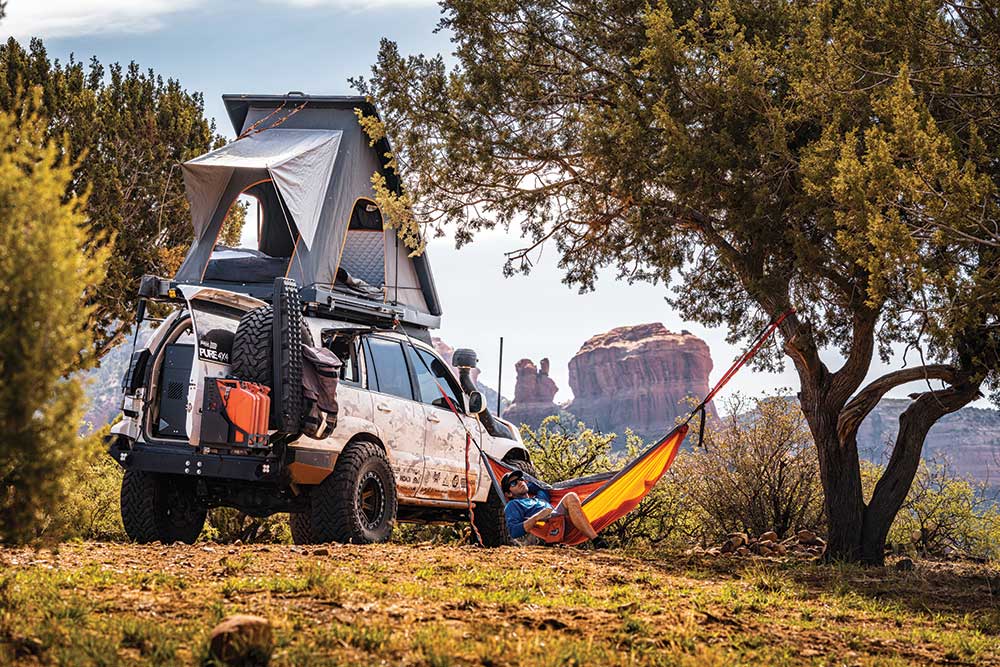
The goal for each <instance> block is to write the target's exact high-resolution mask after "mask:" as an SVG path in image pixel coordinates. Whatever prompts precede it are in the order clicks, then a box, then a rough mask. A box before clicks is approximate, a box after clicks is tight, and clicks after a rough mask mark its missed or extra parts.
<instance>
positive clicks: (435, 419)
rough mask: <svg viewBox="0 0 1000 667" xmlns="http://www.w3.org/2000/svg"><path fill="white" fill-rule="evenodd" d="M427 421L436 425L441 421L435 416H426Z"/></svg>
mask: <svg viewBox="0 0 1000 667" xmlns="http://www.w3.org/2000/svg"><path fill="white" fill-rule="evenodd" d="M427 421H429V422H434V423H435V424H437V423H439V422H440V421H441V419H440V418H439V417H438V416H437V415H427Z"/></svg>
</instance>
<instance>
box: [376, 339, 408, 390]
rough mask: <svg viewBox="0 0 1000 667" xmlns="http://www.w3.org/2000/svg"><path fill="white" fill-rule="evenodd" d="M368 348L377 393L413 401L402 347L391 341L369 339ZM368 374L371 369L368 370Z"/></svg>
mask: <svg viewBox="0 0 1000 667" xmlns="http://www.w3.org/2000/svg"><path fill="white" fill-rule="evenodd" d="M368 348H369V350H370V351H371V355H372V365H373V366H374V370H375V377H376V379H377V382H378V391H380V392H382V393H383V394H392V395H393V396H399V397H400V398H408V399H410V400H413V386H412V385H411V384H410V371H409V369H408V368H407V367H406V359H405V357H404V356H403V348H402V346H401V345H400V344H399V343H397V342H396V341H393V340H386V339H384V338H375V337H372V338H369V339H368ZM368 370H369V374H370V373H371V370H372V369H370V368H369V369H368Z"/></svg>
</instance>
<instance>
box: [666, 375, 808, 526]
mask: <svg viewBox="0 0 1000 667" xmlns="http://www.w3.org/2000/svg"><path fill="white" fill-rule="evenodd" d="M725 412H726V415H727V416H726V417H724V418H722V419H720V420H718V421H715V422H712V421H709V422H708V423H707V424H706V428H705V447H704V448H703V449H698V450H696V451H693V452H691V453H690V454H689V455H688V456H686V457H684V459H683V460H681V461H678V462H677V464H676V465H675V468H676V472H677V475H678V477H679V478H680V479H682V480H683V483H684V485H685V487H686V488H687V489H688V491H689V494H690V498H691V501H692V502H693V503H694V504H695V505H696V506H697V507H698V508H699V509H700V510H701V511H702V513H703V514H704V521H705V522H706V523H705V525H704V526H703V530H702V533H703V534H704V535H705V536H706V537H708V538H709V539H712V540H717V539H719V538H721V537H723V536H725V535H726V534H728V533H733V532H746V533H748V534H752V535H760V534H761V533H763V532H766V531H769V530H773V531H775V532H776V533H778V535H779V536H782V537H783V536H785V535H787V534H788V533H789V532H791V531H794V530H796V529H798V528H815V527H817V526H820V525H822V524H823V491H822V486H821V483H820V478H819V460H818V458H817V453H816V446H815V444H814V443H813V439H812V434H811V433H810V431H809V428H808V425H807V424H806V421H805V418H804V416H803V415H802V411H801V410H800V409H799V406H798V403H796V402H795V401H791V400H789V399H787V398H785V397H782V396H762V397H760V398H755V399H747V398H745V397H743V396H740V395H739V394H737V395H735V396H734V397H732V398H731V399H730V400H729V401H727V402H726V404H725ZM696 428H697V425H695V427H694V428H692V432H694V430H695V429H696Z"/></svg>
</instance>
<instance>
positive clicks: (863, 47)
mask: <svg viewBox="0 0 1000 667" xmlns="http://www.w3.org/2000/svg"><path fill="white" fill-rule="evenodd" d="M442 10H443V18H442V20H441V28H442V29H444V30H446V31H450V32H451V33H452V34H453V43H454V54H453V58H454V63H455V64H454V66H453V67H451V68H450V69H449V67H447V66H446V64H445V60H444V58H443V57H441V56H437V57H430V58H428V57H424V56H409V57H404V56H403V55H401V54H400V53H399V51H398V49H397V48H396V46H395V44H393V43H392V42H389V41H383V43H382V46H381V49H380V52H379V55H378V60H377V62H376V64H375V65H374V66H373V68H372V74H371V77H370V78H368V79H363V78H359V79H356V80H354V81H353V83H354V85H355V87H356V88H357V89H358V90H359V91H361V92H362V93H364V94H367V95H370V96H371V97H372V98H373V100H374V101H375V102H376V103H377V104H378V106H379V108H380V109H381V110H382V112H383V114H384V115H383V116H382V121H384V122H377V121H375V120H373V119H369V120H368V122H367V126H368V129H369V131H370V133H371V134H373V135H376V136H377V135H378V134H379V133H380V132H383V131H388V133H389V135H390V139H391V140H392V144H393V146H394V147H395V154H394V155H393V156H392V157H393V159H394V160H395V164H396V166H397V168H398V170H399V171H400V173H401V175H402V176H403V178H404V181H403V183H404V188H405V190H404V191H403V192H402V193H399V192H391V191H389V190H386V189H382V190H381V191H380V192H379V198H380V204H382V205H383V206H384V208H385V209H386V210H392V211H393V212H394V215H393V217H394V222H395V224H396V225H397V226H398V227H400V229H401V234H403V235H404V237H408V238H412V237H414V236H415V235H417V234H418V233H427V230H428V229H431V230H436V231H441V230H443V229H445V228H448V229H449V230H450V231H451V232H452V233H453V234H454V235H455V237H456V238H457V240H458V243H459V244H462V243H465V242H467V241H468V240H470V239H471V238H472V237H473V235H474V234H475V233H476V232H477V231H479V230H482V229H485V228H492V227H495V226H501V227H510V226H512V225H513V226H515V227H517V226H519V227H520V229H521V231H522V233H523V234H524V236H525V237H526V239H527V242H526V244H525V248H523V249H522V250H520V251H517V252H513V253H510V254H509V255H508V260H509V262H508V265H507V270H508V271H510V272H513V271H524V270H528V269H530V258H531V254H530V252H531V250H532V249H534V248H536V247H538V246H539V245H540V244H542V243H549V244H553V245H555V247H556V248H557V249H558V251H559V253H560V258H561V259H560V264H561V267H562V268H563V269H564V271H565V281H566V282H567V283H570V284H575V285H579V286H580V287H581V288H582V289H589V288H592V287H593V286H594V284H595V281H596V279H597V277H598V275H599V273H600V272H601V271H602V269H605V268H606V267H613V268H614V269H615V270H616V272H617V275H618V277H619V278H621V279H626V280H630V281H635V280H648V281H654V282H656V281H662V282H663V283H665V284H670V285H672V292H671V294H672V296H671V303H672V304H673V305H674V306H675V307H676V308H677V309H678V310H679V311H680V313H681V314H682V315H683V316H684V317H686V318H688V319H691V320H694V321H698V322H701V323H703V324H705V325H707V326H726V327H728V332H729V339H730V341H731V342H733V343H737V342H739V341H741V340H746V339H748V338H749V337H751V336H752V335H753V334H755V333H756V332H757V330H758V329H759V328H760V326H761V325H762V324H764V323H765V322H766V321H769V320H772V319H774V318H776V317H777V316H778V315H780V314H781V313H784V312H786V311H788V310H789V309H790V308H792V307H794V308H796V309H797V312H796V313H795V314H794V315H793V316H791V317H788V318H787V319H786V320H784V323H783V324H782V326H781V332H782V334H783V338H784V346H783V351H784V353H785V355H787V358H790V359H791V361H792V363H793V364H794V366H795V370H796V371H797V373H798V377H799V381H800V392H799V399H800V402H801V406H802V409H803V413H804V415H805V418H806V420H807V422H808V424H809V428H810V431H811V433H812V436H813V438H814V440H815V442H816V446H817V448H818V453H819V466H820V473H821V479H822V482H823V489H824V498H825V509H826V515H827V519H828V537H829V548H828V556H829V557H830V558H835V559H844V560H861V561H864V562H867V563H881V562H882V561H883V547H884V544H885V537H886V534H887V532H888V529H889V526H890V525H891V523H892V519H893V517H894V516H895V514H896V512H897V511H898V509H899V507H900V505H901V504H902V502H903V500H904V498H905V496H906V490H907V489H908V488H909V485H910V483H911V481H912V479H913V475H914V474H915V472H916V469H917V464H918V461H919V458H920V451H921V448H922V444H923V440H924V436H925V435H926V433H927V430H928V429H929V428H930V427H931V426H932V425H933V424H934V423H935V421H937V419H938V418H940V417H941V416H942V415H944V414H947V413H949V412H952V411H954V410H957V409H959V408H961V407H962V406H963V405H966V404H968V403H969V402H970V401H972V400H974V399H975V398H977V397H978V396H979V395H980V390H981V388H983V387H984V385H989V384H990V383H993V384H992V386H993V387H996V381H997V370H998V366H1000V363H998V356H1000V355H998V347H1000V342H998V338H1000V330H998V327H1000V321H998V318H1000V315H998V312H997V310H998V309H997V294H998V286H1000V263H998V252H1000V244H998V243H997V239H996V233H997V229H998V222H997V220H998V217H997V209H998V195H997V193H998V184H1000V176H998V169H1000V154H998V145H1000V143H998V121H997V118H998V117H1000V115H998V114H997V113H996V109H997V108H998V106H1000V94H998V89H997V81H998V78H1000V77H997V68H996V63H997V44H996V35H997V34H998V31H997V30H996V27H997V14H996V9H995V8H994V7H992V6H990V5H988V4H987V3H984V2H971V3H965V4H962V5H958V4H952V3H950V2H941V1H936V2H930V1H927V0H919V1H917V2H905V3H901V2H895V1H894V0H875V1H873V2H867V1H866V2H861V1H860V0H850V1H848V0H821V1H818V2H785V1H784V0H768V1H765V2H759V1H757V0H754V1H751V0H728V1H725V0H724V1H723V2H711V3H708V2H697V1H696V2H684V1H677V0H667V1H665V2H659V3H652V4H651V3H647V2H646V1H645V0H611V1H610V2H609V1H602V2H597V1H596V0H569V1H566V0H518V1H517V2H514V1H513V0H445V1H444V2H443V3H442ZM377 178H378V177H376V179H377ZM376 185H378V182H376ZM894 349H895V350H900V349H903V350H905V355H904V358H905V359H906V362H907V366H906V367H905V368H903V369H901V370H896V371H893V372H890V373H888V374H886V375H883V376H882V377H880V378H877V379H875V380H874V381H872V382H869V383H868V384H865V379H866V376H867V375H868V373H869V371H870V370H871V366H872V362H873V359H874V356H875V355H876V354H880V355H881V356H882V357H883V358H884V359H888V358H889V357H890V356H891V354H892V352H893V350H894ZM832 351H836V352H838V353H839V356H840V358H841V360H840V361H838V362H837V363H836V364H835V365H832V364H831V359H832V358H833V357H831V355H830V352H832ZM782 360H783V357H782V355H781V354H780V352H779V351H776V350H774V349H772V350H770V351H769V352H767V353H765V354H764V355H763V356H762V357H760V358H759V360H758V364H760V365H761V366H765V367H774V366H775V365H778V364H781V363H782ZM914 381H920V382H922V383H923V384H922V385H921V386H920V388H919V391H918V392H917V393H915V394H914V395H913V402H912V404H911V405H910V407H909V408H908V409H907V410H906V411H905V412H904V413H903V414H902V416H901V417H900V431H899V436H898V438H897V440H896V443H895V447H894V449H893V454H892V458H891V460H890V461H889V464H888V466H887V468H886V470H885V473H884V474H883V476H882V478H881V480H880V482H879V484H878V485H877V486H876V489H875V491H874V494H873V496H872V498H871V499H870V500H869V501H868V502H867V503H866V502H865V498H864V496H863V493H862V487H861V475H860V469H859V458H858V449H857V442H856V434H857V429H858V426H859V424H860V423H861V421H862V419H863V418H864V416H865V415H866V414H867V413H868V412H869V411H870V410H871V409H872V408H873V407H874V406H875V404H876V403H877V402H878V400H879V399H880V398H881V397H882V396H883V395H885V393H886V392H887V391H889V390H891V389H893V388H895V387H897V386H900V385H903V384H906V383H909V382H914ZM932 382H933V384H932Z"/></svg>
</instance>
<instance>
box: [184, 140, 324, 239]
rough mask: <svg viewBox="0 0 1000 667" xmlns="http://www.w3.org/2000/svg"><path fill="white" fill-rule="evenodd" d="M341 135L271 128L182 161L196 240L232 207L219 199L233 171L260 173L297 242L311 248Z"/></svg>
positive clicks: (233, 173) (225, 189)
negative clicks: (277, 196)
mask: <svg viewBox="0 0 1000 667" xmlns="http://www.w3.org/2000/svg"><path fill="white" fill-rule="evenodd" d="M342 134H343V133H342V132H341V131H339V130H303V129H289V130H285V129H271V130H267V131H266V132H259V133H257V134H252V135H250V136H248V137H245V138H243V139H240V140H238V141H234V142H233V143H231V144H228V145H226V146H223V147H222V148H219V149H217V150H214V151H212V152H210V153H206V154H205V155H202V156H200V157H197V158H195V159H193V160H189V161H188V162H185V163H184V165H183V171H184V189H185V192H186V194H187V199H188V202H189V203H190V205H191V218H192V222H193V223H194V234H195V239H198V240H201V239H202V238H203V237H204V236H205V233H206V232H207V231H208V229H209V228H210V227H212V226H213V225H212V222H213V220H214V218H215V217H216V216H217V213H218V209H219V208H220V207H221V206H225V207H226V209H228V207H229V205H230V204H231V203H232V202H228V201H223V198H224V197H223V196H224V194H225V193H226V191H227V189H228V188H227V184H228V183H229V182H230V180H231V179H232V178H233V176H234V175H236V173H237V172H245V171H251V170H252V171H258V172H259V171H265V172H266V173H267V175H268V176H269V177H270V179H271V180H272V181H273V182H274V186H275V188H276V189H277V191H278V192H279V193H280V195H281V198H282V200H283V201H284V204H285V206H286V207H287V209H288V212H289V213H290V214H291V216H292V219H293V220H294V221H295V226H296V228H297V229H298V231H299V233H300V234H301V236H302V242H303V243H304V244H305V246H306V247H307V248H311V247H312V244H313V241H314V239H315V236H316V230H317V228H318V227H319V221H320V213H321V212H322V209H323V202H324V200H325V199H326V193H327V188H328V185H329V183H330V177H331V175H332V173H333V165H334V162H335V161H336V159H337V152H338V150H339V148H340V139H341V136H342Z"/></svg>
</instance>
